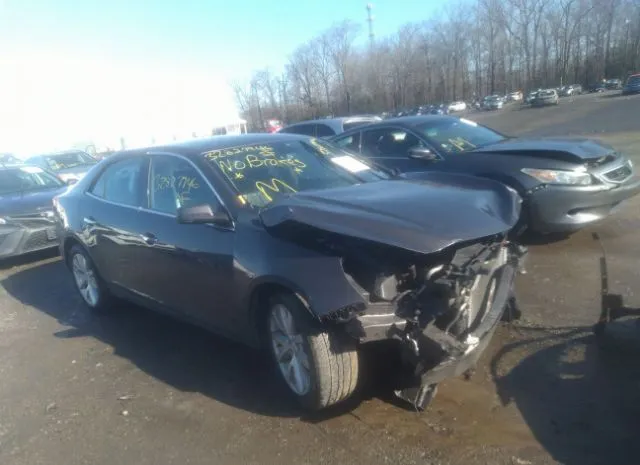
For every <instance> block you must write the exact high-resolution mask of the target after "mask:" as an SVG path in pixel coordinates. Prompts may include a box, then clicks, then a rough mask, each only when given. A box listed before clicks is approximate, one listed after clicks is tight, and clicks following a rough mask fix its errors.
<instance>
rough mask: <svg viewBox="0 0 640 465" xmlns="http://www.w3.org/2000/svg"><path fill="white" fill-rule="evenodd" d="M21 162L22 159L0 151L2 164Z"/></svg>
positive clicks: (0, 162) (17, 163)
mask: <svg viewBox="0 0 640 465" xmlns="http://www.w3.org/2000/svg"><path fill="white" fill-rule="evenodd" d="M21 163H22V160H20V159H19V158H18V157H16V156H15V155H12V154H10V153H0V164H3V165H19V164H21Z"/></svg>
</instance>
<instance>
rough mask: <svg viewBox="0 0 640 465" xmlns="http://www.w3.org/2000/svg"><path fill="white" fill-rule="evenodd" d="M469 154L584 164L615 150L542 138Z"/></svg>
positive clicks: (596, 144)
mask: <svg viewBox="0 0 640 465" xmlns="http://www.w3.org/2000/svg"><path fill="white" fill-rule="evenodd" d="M471 152H472V153H497V154H504V155H522V156H527V157H536V158H548V159H552V160H560V161H566V162H570V163H585V162H587V161H593V160H597V159H600V158H602V157H605V156H607V155H610V154H611V153H613V152H615V150H614V148H613V147H611V146H610V145H607V144H604V143H602V142H599V141H596V140H592V139H569V138H565V139H563V138H544V139H507V140H504V141H502V142H498V143H496V144H490V145H485V146H482V147H479V148H477V149H475V150H472V151H471Z"/></svg>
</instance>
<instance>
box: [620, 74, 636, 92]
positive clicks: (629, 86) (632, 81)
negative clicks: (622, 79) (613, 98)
mask: <svg viewBox="0 0 640 465" xmlns="http://www.w3.org/2000/svg"><path fill="white" fill-rule="evenodd" d="M637 93H640V73H638V74H632V75H631V76H629V77H628V78H627V82H626V83H625V85H624V87H623V88H622V95H630V94H637Z"/></svg>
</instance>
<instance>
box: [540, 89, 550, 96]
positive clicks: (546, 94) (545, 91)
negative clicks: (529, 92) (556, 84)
mask: <svg viewBox="0 0 640 465" xmlns="http://www.w3.org/2000/svg"><path fill="white" fill-rule="evenodd" d="M552 95H553V91H552V90H543V91H540V96H542V97H550V96H552Z"/></svg>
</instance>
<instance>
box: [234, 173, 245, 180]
mask: <svg viewBox="0 0 640 465" xmlns="http://www.w3.org/2000/svg"><path fill="white" fill-rule="evenodd" d="M233 177H234V178H236V179H243V178H244V174H242V173H236V174H235V175H234V176H233Z"/></svg>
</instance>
